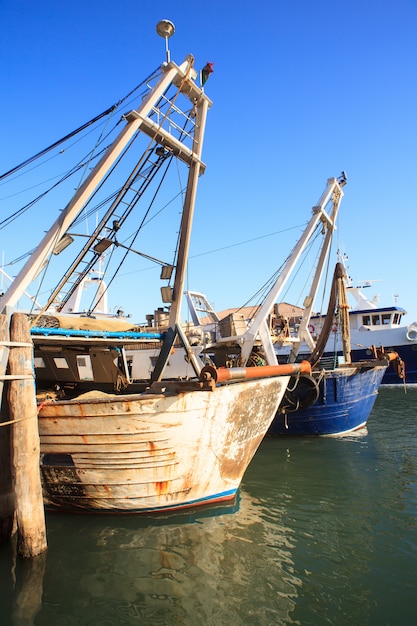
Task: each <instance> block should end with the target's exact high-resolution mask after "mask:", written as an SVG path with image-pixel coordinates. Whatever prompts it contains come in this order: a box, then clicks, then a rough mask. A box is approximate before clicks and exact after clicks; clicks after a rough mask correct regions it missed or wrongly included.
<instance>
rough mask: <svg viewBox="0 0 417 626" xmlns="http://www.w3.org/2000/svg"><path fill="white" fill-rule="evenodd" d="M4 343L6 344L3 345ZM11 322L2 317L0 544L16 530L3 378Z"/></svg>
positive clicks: (8, 426)
mask: <svg viewBox="0 0 417 626" xmlns="http://www.w3.org/2000/svg"><path fill="white" fill-rule="evenodd" d="M2 342H4V343H2ZM8 343H9V320H8V318H7V316H6V315H0V376H1V378H0V543H4V542H6V541H9V539H10V538H11V536H12V535H13V533H14V532H15V530H16V527H15V515H14V492H13V480H12V469H11V462H12V461H11V454H10V453H11V442H10V437H11V428H10V425H9V424H8V422H9V421H10V418H9V407H8V404H7V398H6V392H5V390H6V386H5V384H4V381H3V377H4V376H5V375H6V372H7V362H8V358H9V348H8Z"/></svg>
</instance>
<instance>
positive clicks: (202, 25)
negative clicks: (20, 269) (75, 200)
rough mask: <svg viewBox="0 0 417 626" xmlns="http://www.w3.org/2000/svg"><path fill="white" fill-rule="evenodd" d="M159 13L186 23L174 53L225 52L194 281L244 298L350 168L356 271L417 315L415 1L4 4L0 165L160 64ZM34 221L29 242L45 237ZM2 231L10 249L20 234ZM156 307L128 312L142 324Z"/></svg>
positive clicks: (100, 106)
mask: <svg viewBox="0 0 417 626" xmlns="http://www.w3.org/2000/svg"><path fill="white" fill-rule="evenodd" d="M162 18H166V19H170V20H171V21H173V22H174V24H175V27H176V32H175V35H174V36H173V37H172V39H171V40H170V49H171V55H172V58H173V60H175V61H176V62H177V63H180V62H182V61H183V59H184V57H185V56H186V55H187V54H188V53H192V54H193V55H194V56H195V65H196V67H197V68H198V69H200V68H201V67H203V65H204V64H205V63H206V62H207V61H212V62H214V64H215V65H214V70H215V73H214V74H213V75H212V76H211V77H210V80H209V82H208V83H207V85H206V93H207V94H208V95H209V97H210V98H211V99H212V100H213V103H214V104H213V107H212V108H211V110H210V112H209V117H208V122H207V132H206V140H205V149H204V161H205V162H206V163H207V171H206V173H205V175H204V176H203V177H202V179H201V181H200V186H199V190H198V197H197V209H196V211H197V212H196V218H195V223H194V230H193V240H192V247H191V253H190V255H191V259H190V274H189V282H188V286H189V287H190V288H191V289H194V290H198V291H202V292H205V293H206V294H207V295H208V297H209V299H210V300H211V302H212V303H213V305H214V306H215V308H217V309H218V310H221V309H225V308H228V307H231V306H239V305H241V304H243V303H244V302H245V301H246V299H247V298H248V296H249V295H251V294H252V293H253V292H255V291H256V290H257V289H258V287H260V285H262V284H263V283H264V281H265V280H266V279H267V278H268V277H269V276H270V275H271V274H272V273H273V271H274V270H275V268H276V267H278V266H279V265H280V264H281V262H282V261H283V260H284V259H285V257H286V256H287V254H288V253H289V252H290V250H291V249H292V247H293V245H294V243H295V241H296V239H297V237H298V235H299V233H300V228H298V229H297V228H296V229H294V230H288V229H291V228H292V227H294V226H300V225H303V224H304V223H305V222H306V221H307V220H308V219H309V217H310V215H311V207H312V206H313V205H314V204H315V203H316V201H317V199H318V198H319V196H320V195H321V192H322V191H323V189H324V186H325V183H326V180H327V178H329V177H332V176H338V175H339V174H340V172H341V171H342V170H345V171H346V173H347V175H348V184H347V186H346V187H345V197H344V200H343V203H342V207H341V214H340V227H339V231H338V241H339V243H340V245H341V247H342V248H343V250H344V251H345V252H346V253H347V254H348V255H349V268H350V274H351V275H352V277H353V278H354V279H355V280H357V281H360V280H366V279H373V280H378V281H379V282H377V283H375V285H374V286H373V288H372V291H371V290H369V291H370V294H376V293H377V294H379V295H380V303H381V305H385V306H389V305H391V304H393V303H394V294H397V296H398V298H397V303H398V305H400V306H402V307H404V308H405V309H406V310H407V311H408V315H407V318H406V319H407V321H408V322H411V321H413V320H417V288H416V286H415V271H416V262H415V256H416V255H415V247H414V246H415V245H416V243H415V242H416V234H415V233H416V224H417V211H416V192H415V184H416V172H417V151H416V145H417V3H416V2H415V0H398V2H395V3H393V2H392V1H390V2H388V1H387V0H379V1H378V0H353V1H352V2H350V3H344V2H341V3H337V2H330V1H328V0H321V1H320V0H317V1H316V2H312V1H310V0H299V1H298V2H285V3H284V2H280V1H279V0H268V1H263V2H258V3H254V2H248V1H243V2H233V1H232V2H224V0H223V1H222V2H219V1H218V0H212V1H211V2H206V3H202V2H194V3H191V2H184V1H176V2H173V1H171V2H165V1H161V2H158V3H156V2H155V3H144V2H130V1H129V2H127V1H125V0H119V1H118V2H109V1H108V0H89V1H88V2H84V1H83V2H81V1H80V0H73V1H72V2H56V1H54V2H52V1H51V0H43V1H42V2H37V3H35V2H32V1H30V0H24V1H20V0H15V1H14V2H4V1H3V3H2V19H1V23H0V29H1V32H0V34H1V36H0V42H1V43H0V45H1V75H2V78H1V82H2V98H1V111H2V115H1V118H0V125H1V142H2V150H1V154H0V172H5V171H6V170H8V169H10V168H11V167H12V166H14V165H16V164H18V163H20V162H21V161H23V160H24V159H25V158H27V157H29V156H31V155H32V154H34V153H35V152H37V151H39V150H40V149H42V148H44V147H46V146H47V145H49V144H50V143H52V142H53V141H55V140H57V139H59V138H60V137H62V136H63V135H64V134H66V133H67V132H69V131H70V130H72V129H73V128H76V127H77V126H79V125H80V124H82V123H83V122H85V121H86V120H88V119H90V118H91V117H93V116H94V115H96V114H97V113H99V112H101V111H102V110H104V109H105V108H106V107H107V106H109V105H110V104H112V103H113V102H115V101H117V100H118V99H119V98H120V97H122V96H124V95H125V94H126V93H127V92H128V91H129V90H130V89H131V88H133V87H134V86H136V85H137V84H138V83H139V82H140V81H141V80H142V79H143V78H144V77H145V76H147V75H148V74H149V73H150V72H151V71H152V70H154V69H155V68H156V67H157V66H158V65H159V64H160V63H161V62H162V61H163V60H164V58H165V50H164V42H163V40H162V39H160V38H159V37H158V36H157V35H156V32H155V25H156V23H157V22H158V21H159V20H160V19H162ZM0 192H1V188H0ZM0 196H2V194H1V193H0ZM9 209H10V202H7V201H6V202H5V203H4V202H2V203H1V205H0V210H1V214H2V215H3V216H4V215H5V214H7V212H8V211H9ZM53 219H55V216H53ZM51 222H52V218H51ZM30 230H31V229H28V231H29V232H23V231H22V233H21V239H22V240H24V239H25V238H26V237H27V240H28V246H29V247H33V245H34V244H35V243H37V241H32V240H30V236H31V235H32V233H31V232H30ZM283 231H284V232H285V234H284V235H283V234H282V233H283ZM0 241H1V244H2V245H1V252H2V254H4V256H5V258H6V260H7V258H10V255H13V254H14V248H15V244H16V242H13V244H12V249H11V242H10V240H8V239H7V237H5V236H2V237H1V240H0ZM29 242H30V243H29ZM243 242H246V243H243ZM19 243H21V242H19ZM237 244H239V245H237ZM118 300H120V297H119V299H118ZM128 300H129V299H128ZM118 303H119V301H118ZM159 305H160V303H158V302H146V301H144V302H143V303H141V306H140V307H139V305H138V304H137V303H135V302H134V301H133V300H129V301H128V302H127V304H126V306H125V309H126V310H128V311H131V312H132V313H133V315H134V317H135V319H136V318H137V320H138V321H139V320H143V319H144V314H145V313H148V312H152V310H153V308H156V307H157V306H159Z"/></svg>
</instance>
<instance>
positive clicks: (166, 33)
mask: <svg viewBox="0 0 417 626" xmlns="http://www.w3.org/2000/svg"><path fill="white" fill-rule="evenodd" d="M156 32H157V33H158V35H159V36H160V37H163V38H164V39H165V52H166V55H167V63H169V62H170V60H171V55H170V52H169V48H168V39H169V38H170V37H172V35H173V34H174V33H175V26H174V24H173V23H172V22H170V21H169V20H161V21H160V22H158V23H157V25H156Z"/></svg>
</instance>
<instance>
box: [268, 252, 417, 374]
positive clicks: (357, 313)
mask: <svg viewBox="0 0 417 626" xmlns="http://www.w3.org/2000/svg"><path fill="white" fill-rule="evenodd" d="M338 256H339V257H340V262H341V263H342V264H343V265H344V267H345V270H346V290H347V294H348V296H351V301H352V300H353V304H352V306H351V307H350V309H349V326H350V349H351V352H352V358H353V360H354V361H359V360H362V359H364V360H366V359H368V358H370V357H372V355H373V351H372V347H371V346H376V347H379V348H381V347H385V349H389V350H391V351H393V352H396V353H397V354H398V355H399V357H400V358H401V359H402V361H403V362H404V365H405V371H406V380H407V384H415V383H417V322H412V323H410V324H404V323H403V321H404V316H405V315H406V313H407V312H406V311H405V309H403V308H402V307H399V306H397V305H393V306H387V307H382V306H379V303H378V299H377V297H376V296H374V297H373V298H372V299H371V298H369V297H367V295H366V290H368V289H370V288H371V287H372V282H373V281H363V282H361V283H359V284H355V283H354V282H353V280H352V278H351V277H350V276H349V268H348V266H347V257H346V255H343V254H341V253H340V252H339V255H338ZM325 319H326V318H325V315H321V314H317V313H316V314H314V315H311V317H310V324H309V329H310V332H311V333H312V335H313V336H315V337H318V336H319V335H320V333H321V332H322V329H323V326H324V323H325ZM290 351H291V345H290V344H286V345H285V344H283V345H282V346H281V347H280V349H279V352H278V358H279V360H280V362H285V361H286V360H287V358H288V355H289V354H290ZM308 353H309V349H308V346H307V344H306V343H304V344H303V345H302V346H301V348H300V357H302V358H306V357H307V355H308ZM341 356H343V345H342V335H341V331H340V324H339V322H338V320H337V319H334V320H333V323H332V326H331V332H330V335H329V338H328V340H327V343H326V345H325V347H324V352H323V358H325V359H329V361H332V360H334V359H335V358H340V357H341ZM398 384H400V385H401V384H403V381H402V380H401V379H399V378H398V376H397V374H396V372H395V371H394V369H393V368H390V367H389V368H388V369H387V370H386V372H385V374H384V376H383V377H382V381H381V385H398Z"/></svg>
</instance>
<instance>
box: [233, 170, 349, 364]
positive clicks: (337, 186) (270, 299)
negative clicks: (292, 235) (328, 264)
mask: <svg viewBox="0 0 417 626" xmlns="http://www.w3.org/2000/svg"><path fill="white" fill-rule="evenodd" d="M346 180H347V179H346V176H345V174H344V172H343V173H342V176H341V177H340V178H339V179H337V178H329V179H328V181H327V186H326V189H325V190H324V192H323V194H322V196H321V198H320V200H319V202H318V204H317V205H316V206H314V207H313V215H312V217H311V219H310V221H309V223H308V224H307V226H306V228H305V230H304V233H303V234H302V236H301V238H300V239H299V241H298V243H297V244H296V246H295V248H294V249H293V251H292V253H291V254H290V256H289V257H288V259H287V261H286V263H285V265H284V267H283V269H282V271H281V273H280V275H279V276H278V278H277V280H276V281H275V283H274V285H273V286H272V288H271V290H270V291H269V293H268V295H267V297H266V299H265V301H264V303H263V304H262V306H261V308H260V310H259V311H258V313H257V315H256V316H255V318H254V320H253V322H252V324H251V326H250V327H249V329H248V330H247V331H246V332H245V333H244V334H243V335H242V336H240V337H239V338H238V339H239V341H240V343H241V361H242V364H245V363H246V362H247V360H248V358H249V356H250V353H251V351H252V348H253V345H254V342H255V339H256V337H257V336H258V335H259V337H260V339H261V341H262V344H263V348H264V351H265V356H266V358H267V362H268V364H269V365H274V364H276V363H277V356H276V353H275V350H274V346H273V344H272V339H271V334H270V331H269V328H268V325H267V321H266V320H267V318H268V315H269V313H270V311H271V309H272V307H273V305H274V303H275V301H276V300H277V298H278V297H279V295H280V293H281V292H282V290H283V288H284V286H285V284H286V283H287V281H288V279H289V278H290V275H291V273H292V271H293V270H294V267H295V266H296V264H297V262H298V260H299V258H300V256H301V254H302V252H303V251H304V249H305V247H306V245H307V244H308V242H309V240H310V239H311V237H312V236H313V234H314V231H315V229H316V226H317V224H318V223H319V222H322V223H323V226H324V227H325V228H326V236H325V241H324V243H323V247H322V250H321V254H320V260H319V264H318V267H317V270H316V274H315V277H314V280H313V286H312V288H311V291H310V296H309V300H308V306H307V311H308V316H309V315H310V314H311V309H312V306H313V303H314V295H315V292H316V290H317V287H318V284H319V281H320V277H321V273H322V271H323V267H324V262H325V259H326V257H327V254H328V252H329V248H330V243H331V236H332V234H333V231H334V230H335V228H336V225H335V222H336V217H337V213H338V209H339V205H340V201H341V199H342V196H343V191H342V187H343V185H344V184H345V183H346ZM331 199H333V205H332V211H331V213H330V214H328V213H327V212H326V210H325V208H326V206H327V204H328V202H329V201H330V200H331ZM303 322H304V320H303ZM307 325H308V320H307V321H306V322H305V324H304V327H305V328H303V330H304V331H305V332H306V333H308V330H307ZM310 340H311V341H312V339H311V336H310Z"/></svg>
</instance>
